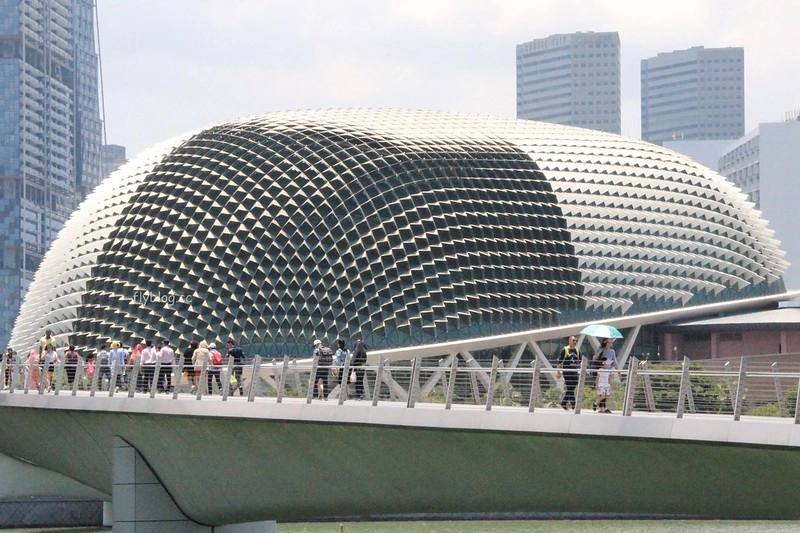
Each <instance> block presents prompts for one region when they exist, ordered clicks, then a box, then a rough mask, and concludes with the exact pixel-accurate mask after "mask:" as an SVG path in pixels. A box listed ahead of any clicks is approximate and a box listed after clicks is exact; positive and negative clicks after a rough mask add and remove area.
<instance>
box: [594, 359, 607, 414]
mask: <svg viewBox="0 0 800 533" xmlns="http://www.w3.org/2000/svg"><path fill="white" fill-rule="evenodd" d="M601 357H602V356H601ZM610 377H611V359H606V358H604V357H603V358H602V362H601V363H600V368H599V369H598V370H597V403H596V407H595V406H592V407H593V408H595V409H596V410H599V411H600V412H601V413H610V412H611V409H609V403H610V401H611V380H610Z"/></svg>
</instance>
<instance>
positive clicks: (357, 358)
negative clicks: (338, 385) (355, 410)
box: [348, 339, 367, 400]
mask: <svg viewBox="0 0 800 533" xmlns="http://www.w3.org/2000/svg"><path fill="white" fill-rule="evenodd" d="M350 364H351V365H353V373H354V374H355V378H356V381H355V389H356V399H357V400H363V399H364V374H365V373H366V370H365V369H364V367H365V366H366V365H367V345H366V343H364V341H363V340H361V339H358V340H357V341H356V345H355V346H354V347H353V359H352V360H351V362H350ZM348 379H349V377H348Z"/></svg>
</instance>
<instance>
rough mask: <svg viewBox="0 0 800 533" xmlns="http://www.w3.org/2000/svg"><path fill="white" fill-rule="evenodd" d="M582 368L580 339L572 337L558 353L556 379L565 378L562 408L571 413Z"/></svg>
mask: <svg viewBox="0 0 800 533" xmlns="http://www.w3.org/2000/svg"><path fill="white" fill-rule="evenodd" d="M580 366H581V351H580V348H578V337H576V336H575V335H571V336H570V337H569V340H568V341H567V345H566V346H564V347H563V348H562V349H561V350H560V351H559V352H558V359H557V362H556V368H557V369H558V370H556V379H561V376H562V375H563V376H564V397H563V398H562V399H561V408H562V409H564V410H565V411H569V409H570V405H571V406H572V408H573V409H574V408H575V388H576V387H577V386H578V369H579V368H580Z"/></svg>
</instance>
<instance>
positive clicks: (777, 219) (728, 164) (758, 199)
mask: <svg viewBox="0 0 800 533" xmlns="http://www.w3.org/2000/svg"><path fill="white" fill-rule="evenodd" d="M799 151H800V114H798V115H797V116H795V117H794V118H793V119H792V120H787V121H785V122H771V123H763V124H760V125H759V126H758V129H756V130H755V131H753V132H751V133H749V134H748V135H746V136H744V137H742V138H741V139H739V140H738V141H736V142H735V143H734V144H732V145H731V146H730V147H729V149H728V150H727V151H726V153H725V154H724V155H723V156H722V157H721V158H720V161H719V172H720V174H722V175H723V176H725V177H727V178H728V179H729V180H731V181H732V182H733V183H734V184H735V185H737V186H738V187H739V188H740V189H742V192H743V193H745V194H746V195H747V197H748V199H749V200H750V201H751V202H753V203H754V204H755V207H756V209H759V210H760V211H761V212H762V213H763V216H764V218H765V219H767V220H768V221H769V224H770V227H771V228H772V229H773V230H774V231H775V237H776V238H777V239H778V240H780V241H781V243H782V249H783V250H784V251H785V252H786V258H785V259H786V260H787V261H788V262H789V263H790V264H791V266H790V267H789V270H788V271H787V272H786V273H785V274H784V281H785V282H786V286H787V287H788V288H796V287H800V235H798V232H797V217H798V207H797V206H798V203H800V190H798V179H800V157H798V153H799Z"/></svg>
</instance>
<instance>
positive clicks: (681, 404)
mask: <svg viewBox="0 0 800 533" xmlns="http://www.w3.org/2000/svg"><path fill="white" fill-rule="evenodd" d="M690 381H691V377H690V376H689V358H688V357H684V358H683V366H682V367H681V384H680V388H679V389H678V408H677V409H676V416H677V417H678V418H683V411H684V408H685V405H686V391H687V390H688V389H689V388H690V387H691V386H692V384H691V382H690Z"/></svg>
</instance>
